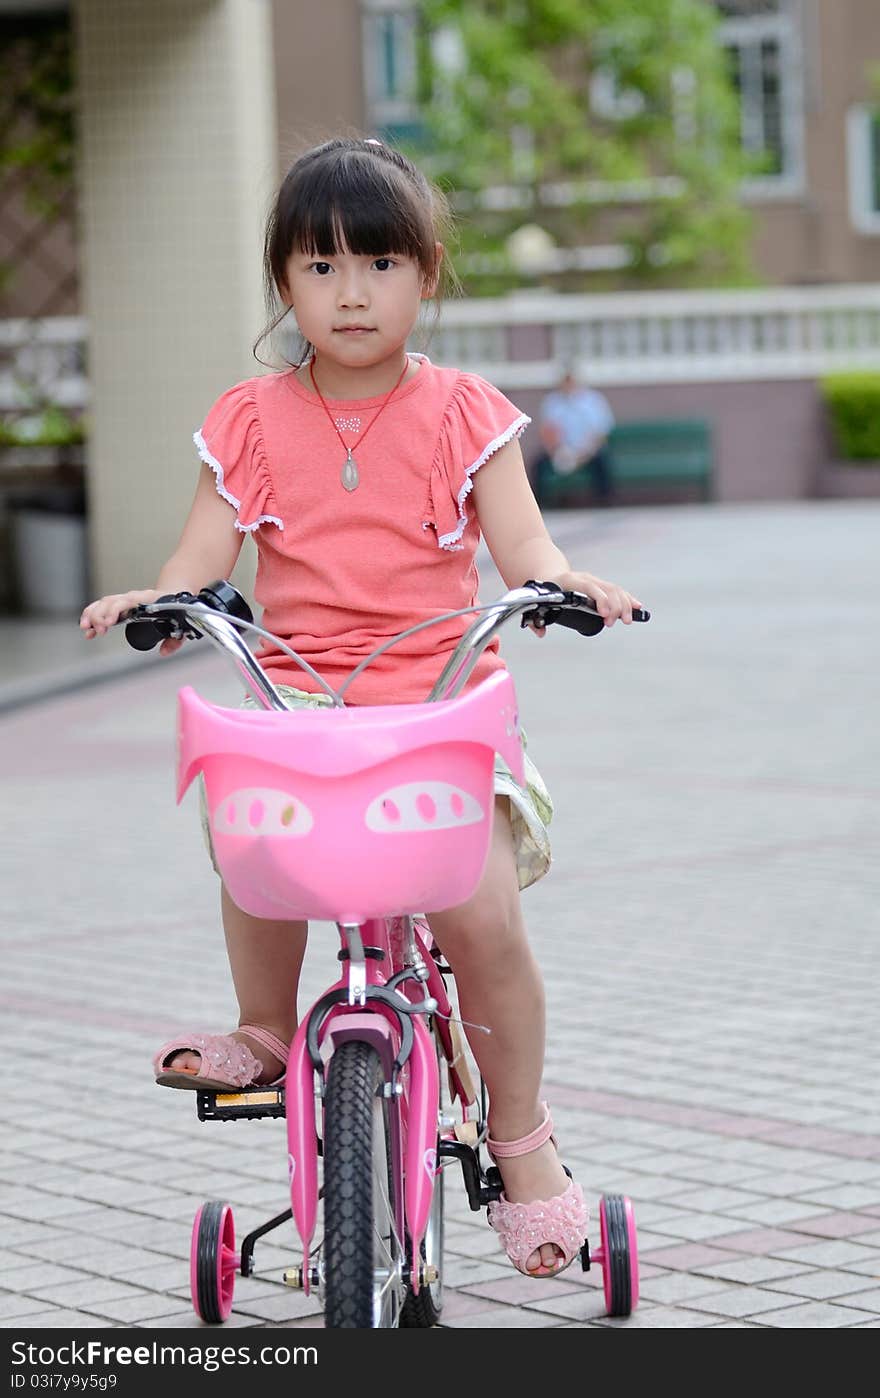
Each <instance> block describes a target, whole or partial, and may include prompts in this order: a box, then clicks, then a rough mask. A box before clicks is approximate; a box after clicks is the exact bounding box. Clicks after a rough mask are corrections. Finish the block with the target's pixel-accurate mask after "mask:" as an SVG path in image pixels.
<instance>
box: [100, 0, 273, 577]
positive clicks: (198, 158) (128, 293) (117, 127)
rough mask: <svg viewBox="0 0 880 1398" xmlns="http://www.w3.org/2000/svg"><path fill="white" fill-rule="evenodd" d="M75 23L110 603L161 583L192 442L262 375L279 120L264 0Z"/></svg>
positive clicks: (164, 3)
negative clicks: (218, 402)
mask: <svg viewBox="0 0 880 1398" xmlns="http://www.w3.org/2000/svg"><path fill="white" fill-rule="evenodd" d="M76 29H77V48H78V70H79V91H80V139H81V162H80V189H81V227H80V237H81V246H82V258H83V279H84V301H85V312H86V315H87V317H88V326H89V374H90V380H91V386H92V405H91V410H90V419H91V431H90V445H89V512H90V535H91V545H90V547H91V562H92V584H93V587H92V590H93V593H94V595H95V596H98V595H101V594H103V593H105V592H108V591H117V590H121V589H123V588H128V587H148V586H152V584H153V582H154V580H155V577H156V574H157V572H158V569H159V566H160V565H161V563H162V562H163V561H164V560H165V558H166V557H167V556H168V555H169V554H170V553H171V551H172V550H173V548H174V545H175V543H176V542H177V538H178V536H179V533H180V530H181V527H182V525H183V521H184V519H185V517H186V513H187V509H188V506H189V502H190V500H191V497H192V493H193V490H194V488H195V483H196V480H197V477H198V470H199V462H198V458H197V456H196V453H195V449H194V447H193V445H192V440H191V438H192V433H193V430H194V429H195V428H196V427H198V426H199V425H200V423H201V421H202V419H203V417H204V414H205V413H206V411H207V409H208V407H209V406H210V404H211V403H212V402H213V400H214V398H215V397H216V396H217V395H218V394H219V393H220V392H222V391H223V389H225V388H228V387H230V386H231V385H232V384H233V383H236V382H237V381H238V380H239V379H242V378H246V377H248V376H249V375H251V374H253V373H255V372H258V370H259V366H258V365H257V364H256V363H255V361H254V360H253V357H252V355H251V346H252V344H253V342H254V340H255V338H256V336H257V334H258V333H259V331H260V329H261V328H262V325H263V322H264V311H263V302H262V289H261V241H262V225H263V222H264V219H265V214H266V211H267V208H268V205H269V202H270V200H271V196H272V191H273V188H274V183H275V179H276V164H277V156H276V145H277V138H276V130H277V125H276V118H275V101H274V82H273V73H272V40H271V14H270V8H269V4H268V0H148V3H147V0H77V6H76ZM249 551H250V550H248V552H249ZM248 572H249V569H248V565H247V564H245V565H244V575H245V577H247V576H248Z"/></svg>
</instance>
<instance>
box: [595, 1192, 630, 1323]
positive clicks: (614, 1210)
mask: <svg viewBox="0 0 880 1398" xmlns="http://www.w3.org/2000/svg"><path fill="white" fill-rule="evenodd" d="M599 1227H600V1229H601V1235H602V1254H601V1259H600V1260H601V1264H602V1285H603V1286H604V1288H605V1311H606V1314H607V1315H630V1314H631V1313H632V1312H633V1311H634V1310H635V1308H636V1306H637V1305H638V1304H639V1249H638V1243H637V1241H636V1219H635V1214H634V1213H633V1206H632V1204H631V1203H630V1201H629V1199H627V1197H626V1195H624V1194H603V1195H602V1199H601V1201H600V1203H599Z"/></svg>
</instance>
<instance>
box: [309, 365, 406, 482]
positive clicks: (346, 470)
mask: <svg viewBox="0 0 880 1398" xmlns="http://www.w3.org/2000/svg"><path fill="white" fill-rule="evenodd" d="M408 368H409V359H408V358H407V361H406V363H405V364H404V366H403V368H402V369H401V371H400V377H399V378H398V380H397V383H396V384H395V385H394V387H393V388H392V389H391V390H390V392H389V393H386V395H385V397H384V399H383V401H382V402H381V403H380V405H379V411H378V412H377V414H376V416H375V417H374V418H373V421H372V422H370V423H368V424H367V426H366V427H365V428H364V430H363V432H362V433H361V435H360V436H359V437H358V439H357V441H356V442H355V444H354V446H353V447H349V446H346V444H345V438H344V437H343V435H342V433H341V432H340V430H339V428H338V427H337V425H336V419H335V418H334V416H333V414H332V413H331V411H330V409H329V408H328V406H327V402H326V399H325V398H324V395H323V393H322V392H321V390H320V388H319V387H318V385H317V383H316V382H315V361H314V360H313V359H311V360H309V377H310V378H311V380H312V387H313V388H314V390H315V392H316V393H317V395H318V397H319V398H320V400H321V406H322V408H323V409H324V412H325V413H326V414H327V416H328V417H329V419H330V421H331V423H332V424H333V431H334V432H335V433H336V435H337V437H338V438H339V440H340V442H341V443H342V446H343V449H344V451H345V461H344V463H343V466H342V475H341V476H340V480H341V481H342V484H343V486H344V487H345V489H346V490H357V488H358V485H359V484H360V479H361V478H360V474H359V472H358V468H357V462H356V461H355V459H354V456H353V455H352V453H353V451H354V450H355V449H356V448H357V447H359V446H360V444H361V442H362V441H363V440H364V438H365V437H366V435H367V433H368V432H369V430H370V428H371V427H374V426H375V424H376V423H377V422H378V421H379V418H380V417H381V416H382V414H383V413H384V411H385V409H386V408H387V407H388V404H389V403H390V401H391V399H392V398H393V397H394V395H395V393H396V392H397V390H398V389H399V388H400V385H401V383H402V382H403V376H404V374H405V373H406V371H407V369H408Z"/></svg>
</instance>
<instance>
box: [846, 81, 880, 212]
mask: <svg viewBox="0 0 880 1398" xmlns="http://www.w3.org/2000/svg"><path fill="white" fill-rule="evenodd" d="M847 157H848V163H849V208H850V217H851V219H852V222H853V227H854V228H857V229H858V231H859V232H860V233H880V107H868V106H858V107H851V108H850V110H849V115H848V118H847Z"/></svg>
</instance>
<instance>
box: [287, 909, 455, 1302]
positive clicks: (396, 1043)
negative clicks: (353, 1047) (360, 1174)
mask: <svg viewBox="0 0 880 1398" xmlns="http://www.w3.org/2000/svg"><path fill="white" fill-rule="evenodd" d="M340 932H341V934H342V935H343V939H344V941H345V942H346V945H345V946H344V948H343V950H342V951H341V952H340V959H341V960H342V961H343V974H342V976H341V977H340V979H339V980H338V981H337V982H336V983H335V984H334V985H333V986H331V987H330V989H329V990H327V991H326V992H325V993H324V994H323V995H322V996H321V997H320V999H319V1000H317V1001H316V1002H315V1004H314V1005H313V1006H312V1007H311V1009H310V1011H309V1013H308V1014H307V1015H306V1016H305V1017H304V1018H303V1020H302V1022H301V1024H300V1026H299V1028H298V1029H297V1032H296V1035H295V1036H294V1040H293V1043H292V1044H291V1047H290V1054H289V1057H288V1060H287V1071H286V1077H285V1101H286V1117H287V1142H288V1174H289V1180H290V1200H291V1211H292V1214H293V1219H294V1223H295V1225H296V1229H297V1232H298V1233H299V1236H300V1240H301V1242H302V1247H303V1266H302V1271H301V1273H300V1276H301V1279H302V1289H303V1291H304V1292H305V1293H306V1294H308V1293H309V1290H310V1284H311V1280H312V1269H311V1266H310V1249H311V1245H312V1240H313V1238H314V1234H315V1226H316V1223H317V1216H318V1154H319V1141H318V1133H317V1129H316V1125H315V1092H316V1081H317V1089H318V1093H319V1095H320V1096H321V1097H323V1093H324V1085H325V1081H326V1070H327V1064H328V1062H329V1059H330V1057H331V1056H332V1054H333V1053H334V1052H335V1050H336V1049H337V1048H338V1047H339V1046H340V1044H342V1043H345V1042H346V1041H350V1040H352V1039H356V1040H360V1041H362V1042H365V1043H368V1044H369V1045H370V1046H371V1047H372V1048H373V1049H374V1050H375V1052H376V1053H377V1055H378V1057H379V1060H380V1062H381V1064H382V1069H383V1075H384V1093H385V1095H386V1096H387V1097H388V1098H389V1107H390V1108H391V1110H390V1112H389V1116H390V1118H391V1122H392V1149H393V1162H392V1177H393V1188H394V1196H395V1198H394V1201H393V1202H394V1211H395V1219H396V1224H397V1227H398V1230H399V1236H400V1238H401V1239H403V1238H404V1237H405V1236H407V1235H408V1237H409V1240H410V1245H411V1261H410V1276H409V1285H410V1287H411V1289H412V1291H413V1294H415V1295H417V1294H418V1291H419V1287H420V1285H421V1282H422V1264H421V1244H422V1240H423V1238H424V1236H425V1231H426V1228H427V1226H428V1218H429V1215H430V1212H431V1199H432V1195H433V1190H434V1180H435V1176H436V1175H437V1173H438V1168H439V1165H438V1160H437V1128H438V1110H439V1100H440V1085H439V1078H438V1065H437V1057H436V1052H435V1049H434V1045H433V1042H432V1039H431V1035H430V1033H429V1032H428V1028H427V1025H426V1022H425V1020H426V1016H427V1015H429V1014H431V1013H432V1012H433V1011H434V1010H439V1012H440V1014H441V1015H444V1014H447V1015H448V1014H449V1013H450V1006H449V1001H448V998H447V996H446V989H445V986H444V985H443V980H442V977H441V976H440V973H439V971H438V970H437V968H436V966H435V964H434V963H433V960H432V958H430V957H428V958H427V960H428V962H429V963H430V965H428V966H426V967H425V972H426V975H425V979H422V977H421V976H418V977H417V975H416V972H415V971H412V970H409V969H407V970H404V971H401V972H398V973H397V974H396V975H394V976H392V977H391V978H390V979H389V980H386V979H385V978H384V976H383V965H382V963H383V961H384V960H385V957H386V955H387V952H386V951H385V950H383V948H386V947H387V946H388V938H387V933H386V929H385V926H384V924H383V923H382V922H378V921H369V922H365V923H364V924H362V925H361V926H359V927H358V926H354V925H353V924H340ZM405 982H406V983H408V984H412V983H413V982H415V983H416V984H420V985H422V986H424V985H427V988H428V992H429V993H428V996H427V998H425V999H423V1000H422V1001H421V1002H419V1003H413V1001H411V1000H409V999H408V998H407V997H406V996H405V995H404V994H401V992H400V990H399V989H398V987H399V986H401V985H402V984H404V983H405ZM401 1186H402V1187H401Z"/></svg>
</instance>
